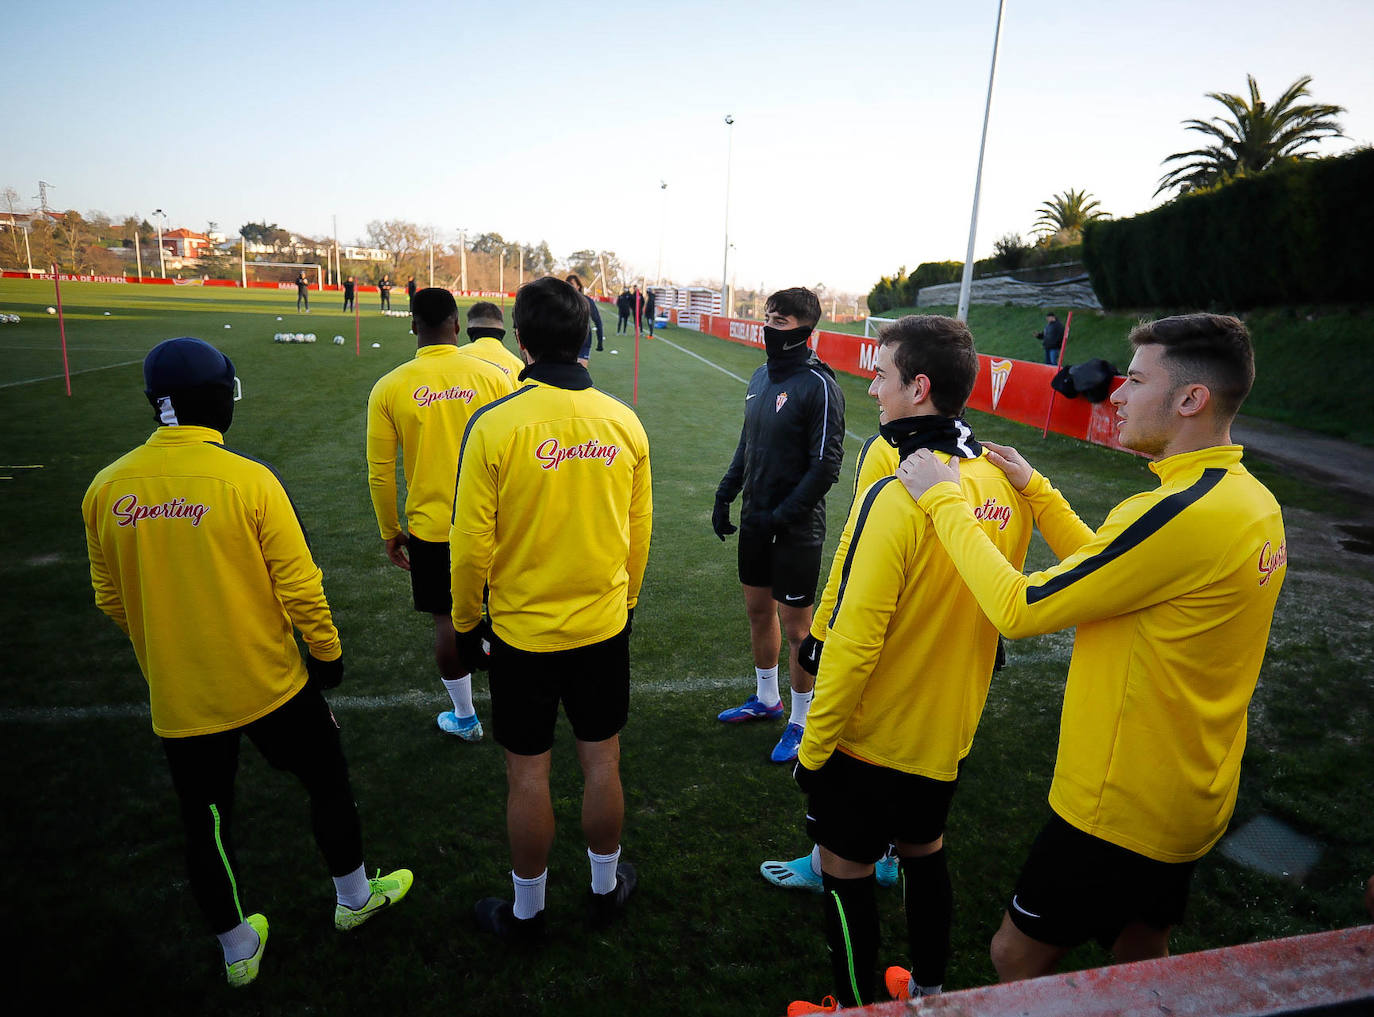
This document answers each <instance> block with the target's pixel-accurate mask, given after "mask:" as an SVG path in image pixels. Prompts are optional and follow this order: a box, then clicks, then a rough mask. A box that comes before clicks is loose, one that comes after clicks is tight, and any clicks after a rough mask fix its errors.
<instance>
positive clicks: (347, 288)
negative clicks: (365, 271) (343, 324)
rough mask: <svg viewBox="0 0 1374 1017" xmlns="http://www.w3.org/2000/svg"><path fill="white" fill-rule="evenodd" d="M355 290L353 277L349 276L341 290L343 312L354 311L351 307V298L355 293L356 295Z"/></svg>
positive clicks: (352, 306)
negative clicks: (342, 293) (342, 294)
mask: <svg viewBox="0 0 1374 1017" xmlns="http://www.w3.org/2000/svg"><path fill="white" fill-rule="evenodd" d="M357 288H358V286H357V283H355V282H354V281H353V277H352V276H351V275H350V276H349V277H348V278H347V279H345V280H344V285H343V290H344V307H343V309H344V310H345V311H351V310H354V309H355V308H354V305H353V297H354V295H355V293H356V291H357Z"/></svg>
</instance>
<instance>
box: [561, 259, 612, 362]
mask: <svg viewBox="0 0 1374 1017" xmlns="http://www.w3.org/2000/svg"><path fill="white" fill-rule="evenodd" d="M564 281H565V282H568V283H571V284H572V287H573V289H575V290H577V292H578V293H581V294H582V295H583V296H584V297H586V298H587V306H588V307H589V308H590V310H591V319H592V320H591V324H590V325H588V326H587V341H586V342H585V343H583V344H582V349H581V350H580V351H578V354H577V362H578V363H579V364H581V365H582V366H583V367H586V366H587V365H588V364H589V363H591V359H592V331H593V330H595V331H596V348H597V349H598V350H604V349H605V348H606V347H605V344H604V338H603V335H602V332H601V312H600V311H598V310H597V309H596V301H595V300H593V299H592V298H591V297H588V296H587V294H586V293H585V292H584V291H583V289H582V277H581V276H580V275H578V274H577V273H576V272H573V273H572V274H571V275H569V276H568V278H567V279H565V280H564Z"/></svg>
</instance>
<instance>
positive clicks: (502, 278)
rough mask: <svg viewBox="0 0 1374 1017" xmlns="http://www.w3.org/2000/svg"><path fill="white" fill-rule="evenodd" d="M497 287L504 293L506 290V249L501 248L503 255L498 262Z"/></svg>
mask: <svg viewBox="0 0 1374 1017" xmlns="http://www.w3.org/2000/svg"><path fill="white" fill-rule="evenodd" d="M496 266H497V267H496V288H497V289H498V290H500V291H501V292H502V293H505V292H506V249H505V248H504V247H503V248H501V257H500V259H499V260H498V261H497V262H496Z"/></svg>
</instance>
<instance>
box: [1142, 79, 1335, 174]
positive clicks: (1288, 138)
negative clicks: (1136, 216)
mask: <svg viewBox="0 0 1374 1017" xmlns="http://www.w3.org/2000/svg"><path fill="white" fill-rule="evenodd" d="M1245 80H1246V81H1247V82H1248V83H1249V85H1250V98H1249V99H1248V100H1246V99H1244V98H1242V97H1241V96H1239V95H1230V94H1228V93H1225V92H1208V93H1207V98H1209V99H1215V100H1216V101H1217V102H1219V103H1221V104H1222V105H1223V106H1225V107H1226V112H1227V113H1228V114H1230V115H1229V117H1226V116H1215V117H1213V118H1212V119H1211V120H1185V121H1183V124H1184V126H1185V127H1187V128H1188V130H1190V131H1198V132H1200V133H1202V134H1204V135H1206V136H1207V137H1208V139H1210V140H1211V141H1212V142H1213V143H1212V144H1210V145H1207V146H1206V147H1205V148H1195V149H1193V150H1192V151H1190V152H1175V153H1174V154H1173V155H1171V156H1169V157H1168V158H1167V159H1165V160H1164V162H1163V163H1162V165H1164V166H1168V165H1169V164H1170V163H1177V164H1178V165H1176V166H1174V167H1173V168H1171V169H1170V170H1169V172H1167V173H1165V174H1164V176H1162V177H1160V179H1159V187H1158V188H1156V189H1155V194H1159V193H1160V192H1162V191H1167V190H1169V189H1171V188H1174V187H1177V188H1178V190H1179V193H1180V194H1186V193H1187V192H1188V191H1192V190H1196V189H1197V188H1199V187H1208V186H1210V185H1212V184H1216V183H1222V182H1224V181H1226V180H1229V179H1231V178H1232V177H1237V176H1244V175H1246V174H1248V173H1258V172H1260V171H1262V170H1266V169H1268V168H1269V167H1270V166H1272V165H1274V163H1275V162H1277V161H1279V160H1281V159H1304V158H1307V157H1308V156H1310V155H1311V154H1312V153H1311V152H1308V151H1305V150H1304V146H1306V145H1310V144H1313V143H1315V142H1317V141H1320V140H1321V139H1322V138H1341V137H1344V136H1345V135H1344V134H1343V133H1342V132H1341V125H1340V124H1338V123H1337V122H1336V115H1337V114H1338V113H1344V112H1345V107H1343V106H1332V105H1330V104H1328V103H1315V102H1309V103H1300V102H1299V101H1298V100H1300V99H1302V98H1303V97H1304V96H1310V95H1311V93H1310V92H1309V91H1308V90H1307V86H1308V85H1309V84H1310V83H1311V81H1312V77H1311V75H1305V76H1303V77H1301V78H1299V79H1298V80H1297V81H1295V82H1293V83H1292V84H1291V85H1289V86H1288V90H1287V91H1286V92H1284V93H1283V95H1281V96H1279V100H1278V102H1276V103H1274V104H1273V105H1272V106H1270V105H1267V104H1266V103H1265V102H1264V100H1263V99H1261V98H1260V92H1259V85H1257V84H1256V83H1255V78H1254V76H1253V75H1250V74H1247V75H1246V76H1245Z"/></svg>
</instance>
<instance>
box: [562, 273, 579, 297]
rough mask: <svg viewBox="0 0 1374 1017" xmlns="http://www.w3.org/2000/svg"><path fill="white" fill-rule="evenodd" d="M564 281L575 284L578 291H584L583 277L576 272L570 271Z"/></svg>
mask: <svg viewBox="0 0 1374 1017" xmlns="http://www.w3.org/2000/svg"><path fill="white" fill-rule="evenodd" d="M563 281H564V282H566V283H568V284H570V285H571V286H573V287H574V288H575V289H576V290H577V292H579V293H581V292H582V277H581V276H580V275H578V274H577V273H576V272H569V273H568V275H567V278H565V279H564V280H563Z"/></svg>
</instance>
